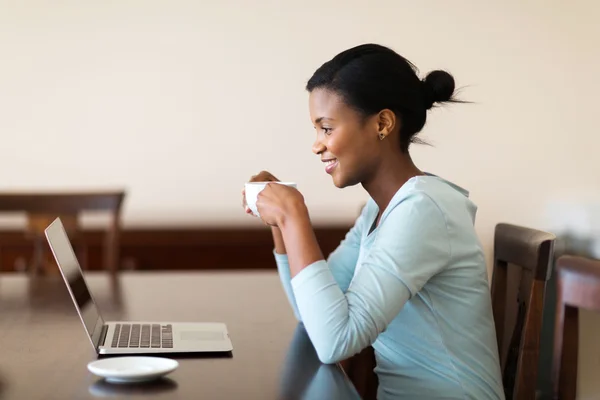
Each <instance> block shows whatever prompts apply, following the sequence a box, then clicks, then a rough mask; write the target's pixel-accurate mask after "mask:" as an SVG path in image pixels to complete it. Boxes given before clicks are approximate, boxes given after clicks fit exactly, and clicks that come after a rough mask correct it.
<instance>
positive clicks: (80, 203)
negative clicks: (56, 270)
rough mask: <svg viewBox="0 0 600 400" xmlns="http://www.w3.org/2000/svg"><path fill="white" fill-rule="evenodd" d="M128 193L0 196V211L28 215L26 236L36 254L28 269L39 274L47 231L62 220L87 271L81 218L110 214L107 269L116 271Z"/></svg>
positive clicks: (105, 259) (19, 194)
mask: <svg viewBox="0 0 600 400" xmlns="http://www.w3.org/2000/svg"><path fill="white" fill-rule="evenodd" d="M124 197H125V192H123V191H114V192H74V193H68V192H64V193H49V192H39V193H0V212H5V213H25V214H26V216H27V230H26V235H27V236H28V237H30V238H31V239H32V240H33V243H34V251H33V257H32V262H31V263H30V264H29V266H28V270H29V272H30V273H32V274H37V273H38V272H39V271H40V268H42V266H43V264H44V257H45V253H46V252H45V249H46V248H47V246H46V244H45V243H46V238H45V235H44V229H46V227H47V226H48V225H49V224H50V223H51V222H52V221H53V220H54V219H55V218H56V217H60V218H61V220H62V222H63V224H64V226H65V229H66V230H67V233H68V234H69V238H70V239H71V240H72V241H73V243H74V245H75V246H74V247H76V248H78V249H79V250H80V251H79V253H80V254H79V257H80V260H81V263H82V268H84V269H85V260H86V257H85V246H77V244H80V245H82V244H84V243H83V238H82V235H81V231H80V229H79V226H78V217H79V216H80V214H81V213H82V212H84V211H103V212H108V213H110V215H111V222H110V226H109V228H108V230H107V232H106V239H105V240H106V242H105V246H104V266H105V269H106V270H107V271H110V272H115V271H116V270H117V268H118V259H119V234H120V215H121V205H122V203H123V198H124Z"/></svg>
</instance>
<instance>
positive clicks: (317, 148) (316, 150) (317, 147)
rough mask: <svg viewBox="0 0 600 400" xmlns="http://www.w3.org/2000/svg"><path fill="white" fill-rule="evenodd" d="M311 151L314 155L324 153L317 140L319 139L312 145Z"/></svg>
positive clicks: (320, 143)
mask: <svg viewBox="0 0 600 400" xmlns="http://www.w3.org/2000/svg"><path fill="white" fill-rule="evenodd" d="M312 151H313V153H315V154H321V153H322V152H324V151H325V145H324V144H323V143H322V142H321V141H320V140H319V138H317V140H315V142H314V143H313V147H312Z"/></svg>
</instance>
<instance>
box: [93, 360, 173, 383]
mask: <svg viewBox="0 0 600 400" xmlns="http://www.w3.org/2000/svg"><path fill="white" fill-rule="evenodd" d="M178 366H179V363H178V362H177V361H175V360H171V359H170V358H163V357H114V358H105V359H102V360H96V361H92V362H90V363H89V364H88V366H87V367H88V370H89V371H90V372H91V373H93V374H95V375H98V376H101V377H103V378H105V379H106V380H107V381H108V382H114V383H133V382H145V381H150V380H154V379H157V378H160V377H161V376H164V375H167V374H168V373H170V372H173V371H174V370H175V369H176V368H177V367H178Z"/></svg>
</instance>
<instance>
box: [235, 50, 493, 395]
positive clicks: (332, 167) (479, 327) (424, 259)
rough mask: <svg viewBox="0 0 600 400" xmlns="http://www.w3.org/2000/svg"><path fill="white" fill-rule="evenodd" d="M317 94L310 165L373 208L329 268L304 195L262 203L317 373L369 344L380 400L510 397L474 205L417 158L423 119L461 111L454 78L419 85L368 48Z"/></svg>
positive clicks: (278, 189) (334, 68)
mask: <svg viewBox="0 0 600 400" xmlns="http://www.w3.org/2000/svg"><path fill="white" fill-rule="evenodd" d="M307 90H308V91H309V93H310V95H309V108H310V116H311V119H312V121H313V124H314V125H315V129H316V131H317V137H316V140H315V143H314V145H313V152H314V153H315V154H317V155H318V156H320V158H321V161H322V162H324V163H325V172H327V173H328V174H330V175H331V176H332V179H333V183H334V184H335V185H336V186H337V187H339V188H344V187H348V186H352V185H356V184H361V185H362V186H363V187H364V189H365V190H366V191H367V192H368V194H369V196H370V199H369V201H368V202H367V204H366V205H365V207H364V208H363V210H362V213H361V215H360V216H359V218H358V219H357V220H356V222H355V224H354V226H353V228H352V229H351V230H350V231H349V232H348V234H347V235H346V237H345V239H344V240H343V241H342V243H341V244H340V245H339V246H338V248H337V249H336V250H334V251H333V252H332V253H331V254H330V255H329V256H328V258H327V260H325V258H324V257H323V255H322V253H321V250H320V248H319V244H318V243H317V241H316V239H315V235H314V231H313V228H312V226H311V223H310V218H309V214H308V210H307V208H306V205H305V203H304V199H303V197H302V195H301V194H300V192H299V191H298V190H296V189H295V188H292V187H288V186H284V185H276V184H269V185H266V187H265V189H264V190H263V191H262V192H261V193H260V194H259V195H258V199H257V202H256V206H257V208H258V211H259V213H260V218H261V219H262V220H263V221H264V222H265V223H266V224H268V225H271V226H272V227H273V228H272V230H273V238H274V241H275V259H276V261H277V265H278V269H279V274H280V277H281V281H282V284H283V287H284V289H285V291H286V293H287V295H288V299H289V301H290V304H291V305H292V308H293V309H294V312H295V314H296V316H297V318H298V319H299V320H301V321H302V322H303V323H304V326H305V327H306V330H307V332H308V335H309V337H310V339H311V341H312V343H313V345H314V347H315V349H316V351H317V354H318V355H319V358H320V360H321V361H322V362H325V363H333V362H337V361H340V360H344V359H346V358H349V357H351V356H352V355H354V354H357V353H359V352H360V351H361V350H363V349H364V348H366V347H368V346H371V345H372V346H373V348H374V350H375V357H376V361H377V367H376V369H375V372H376V373H377V374H378V378H379V388H378V398H380V399H392V398H393V399H398V398H402V399H416V398H418V399H438V398H439V399H441V398H444V399H465V398H473V399H502V398H504V394H503V389H502V382H501V376H500V368H499V362H498V350H497V348H496V338H495V329H494V322H493V319H492V309H491V300H490V292H489V285H488V280H487V270H486V265H485V259H484V254H483V251H482V248H481V245H480V243H479V240H478V238H477V235H476V233H475V229H474V226H473V224H474V221H475V214H476V210H477V206H476V205H475V204H474V203H473V202H472V201H471V200H470V199H469V198H468V192H467V191H466V190H464V189H462V188H460V187H458V186H456V185H454V184H452V183H451V182H448V181H446V180H444V179H442V178H440V177H437V176H435V175H432V174H429V173H426V172H423V171H421V170H420V169H419V168H417V166H416V165H415V164H414V163H413V161H412V159H411V157H410V154H409V147H410V144H411V143H414V142H418V140H417V139H416V134H417V133H418V132H419V131H420V130H421V129H422V128H423V126H424V125H425V122H426V117H427V110H428V109H430V108H431V107H432V106H433V105H434V104H436V103H440V102H442V103H443V102H448V101H456V100H454V99H453V93H454V78H453V77H452V76H451V75H450V74H449V73H447V72H444V71H434V72H431V73H429V74H428V75H427V76H426V77H425V79H423V80H421V79H420V78H419V77H418V76H417V73H416V68H415V67H414V66H413V65H412V64H411V63H410V62H408V61H407V60H406V59H404V58H403V57H402V56H400V55H399V54H397V53H396V52H394V51H393V50H391V49H389V48H386V47H383V46H380V45H374V44H367V45H362V46H358V47H354V48H352V49H349V50H346V51H344V52H342V53H340V54H338V55H337V56H335V57H334V58H333V59H332V60H330V61H328V62H326V63H325V64H323V65H322V66H321V67H320V68H319V69H318V70H317V71H316V72H315V73H314V75H313V76H312V78H311V79H310V80H309V81H308V84H307ZM275 180H277V179H276V178H275V177H274V176H273V175H271V174H270V173H268V172H264V171H263V172H261V173H260V174H258V175H256V176H254V177H252V178H251V181H275ZM246 211H247V212H249V211H248V209H246Z"/></svg>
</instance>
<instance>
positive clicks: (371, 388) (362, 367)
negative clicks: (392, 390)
mask: <svg viewBox="0 0 600 400" xmlns="http://www.w3.org/2000/svg"><path fill="white" fill-rule="evenodd" d="M340 365H341V366H342V369H343V370H344V373H345V374H346V376H348V378H349V379H350V381H351V382H352V384H353V385H354V387H355V388H356V391H357V392H358V393H359V394H360V397H361V398H362V399H363V400H376V399H377V388H378V386H379V380H378V379H377V374H376V373H375V371H373V370H374V369H375V366H376V365H377V362H376V361H375V350H374V349H373V347H372V346H369V347H367V348H365V349H364V350H363V351H361V352H360V353H358V354H356V355H354V356H352V357H350V358H348V359H346V360H344V361H342V362H341V363H340Z"/></svg>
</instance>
